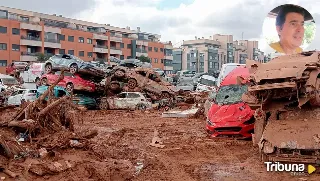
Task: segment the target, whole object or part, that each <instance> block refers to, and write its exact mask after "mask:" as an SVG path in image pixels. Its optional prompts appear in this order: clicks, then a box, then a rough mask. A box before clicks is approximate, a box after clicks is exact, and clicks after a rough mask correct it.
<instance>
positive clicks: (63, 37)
mask: <svg viewBox="0 0 320 181" xmlns="http://www.w3.org/2000/svg"><path fill="white" fill-rule="evenodd" d="M58 37H59V40H62V41H64V40H65V39H66V36H65V35H60V34H59V35H58Z"/></svg>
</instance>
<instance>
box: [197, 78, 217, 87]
mask: <svg viewBox="0 0 320 181" xmlns="http://www.w3.org/2000/svg"><path fill="white" fill-rule="evenodd" d="M199 83H200V84H202V85H207V86H215V85H216V81H214V80H209V79H205V78H201V79H200V82H199Z"/></svg>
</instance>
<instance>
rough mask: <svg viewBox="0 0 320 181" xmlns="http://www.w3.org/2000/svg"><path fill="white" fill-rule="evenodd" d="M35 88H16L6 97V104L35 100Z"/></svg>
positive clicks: (16, 104) (15, 104) (18, 103)
mask: <svg viewBox="0 0 320 181" xmlns="http://www.w3.org/2000/svg"><path fill="white" fill-rule="evenodd" d="M36 93H37V90H36V89H18V90H16V91H15V92H13V94H12V95H11V96H10V97H9V98H8V105H14V106H19V105H20V104H21V103H22V102H24V101H31V102H32V101H34V100H36Z"/></svg>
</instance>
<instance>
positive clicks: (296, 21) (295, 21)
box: [289, 20, 304, 23]
mask: <svg viewBox="0 0 320 181" xmlns="http://www.w3.org/2000/svg"><path fill="white" fill-rule="evenodd" d="M298 22H299V21H298V20H291V21H289V23H298ZM301 23H304V21H301Z"/></svg>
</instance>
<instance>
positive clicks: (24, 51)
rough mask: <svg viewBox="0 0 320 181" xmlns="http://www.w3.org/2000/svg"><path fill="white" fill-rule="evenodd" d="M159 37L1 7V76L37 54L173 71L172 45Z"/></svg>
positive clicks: (33, 58) (126, 29)
mask: <svg viewBox="0 0 320 181" xmlns="http://www.w3.org/2000/svg"><path fill="white" fill-rule="evenodd" d="M159 39H160V35H157V34H152V33H146V32H142V31H140V28H139V27H137V29H136V30H131V29H130V27H126V28H119V27H114V26H110V25H109V24H107V25H105V24H97V23H92V22H86V21H80V20H75V19H70V18H65V17H62V16H61V15H47V14H42V13H37V12H30V11H25V10H19V9H14V8H8V7H1V6H0V73H4V72H5V67H6V66H7V65H9V64H10V63H11V62H13V61H36V60H37V54H38V53H43V54H46V55H48V56H50V55H53V54H58V53H60V54H72V55H75V56H77V57H79V58H81V59H83V60H84V61H104V62H108V60H109V59H110V56H113V57H117V58H119V59H127V58H137V57H139V56H141V55H144V56H147V57H149V58H150V59H151V63H152V66H153V67H155V68H161V69H165V68H166V69H168V70H167V71H169V72H170V71H172V66H170V65H172V45H171V42H168V43H161V42H160V41H159Z"/></svg>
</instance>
